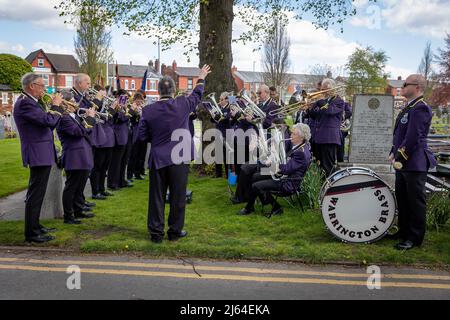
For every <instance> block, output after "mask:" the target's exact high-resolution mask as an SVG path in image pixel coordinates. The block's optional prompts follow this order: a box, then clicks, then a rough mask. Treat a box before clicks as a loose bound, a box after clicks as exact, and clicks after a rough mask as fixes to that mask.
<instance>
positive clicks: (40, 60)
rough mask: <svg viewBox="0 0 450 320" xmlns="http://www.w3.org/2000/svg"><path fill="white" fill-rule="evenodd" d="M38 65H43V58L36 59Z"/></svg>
mask: <svg viewBox="0 0 450 320" xmlns="http://www.w3.org/2000/svg"><path fill="white" fill-rule="evenodd" d="M38 67H44V59H38Z"/></svg>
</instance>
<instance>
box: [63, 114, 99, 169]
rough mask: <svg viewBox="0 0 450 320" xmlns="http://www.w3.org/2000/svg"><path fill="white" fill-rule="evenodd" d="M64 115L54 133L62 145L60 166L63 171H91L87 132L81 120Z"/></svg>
mask: <svg viewBox="0 0 450 320" xmlns="http://www.w3.org/2000/svg"><path fill="white" fill-rule="evenodd" d="M75 118H76V119H74V118H72V117H71V116H70V115H68V114H65V115H63V117H62V118H61V121H60V122H59V124H58V126H57V127H56V131H57V132H58V136H59V140H61V144H62V165H63V167H64V170H66V171H69V170H92V168H93V167H94V157H93V154H92V146H91V142H90V138H89V131H91V129H86V128H85V127H84V126H83V125H82V124H81V119H80V118H79V117H78V116H75Z"/></svg>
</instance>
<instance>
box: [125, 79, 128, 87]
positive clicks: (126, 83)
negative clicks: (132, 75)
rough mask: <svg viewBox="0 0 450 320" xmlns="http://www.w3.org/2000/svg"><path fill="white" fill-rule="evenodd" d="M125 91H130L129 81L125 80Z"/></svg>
mask: <svg viewBox="0 0 450 320" xmlns="http://www.w3.org/2000/svg"><path fill="white" fill-rule="evenodd" d="M125 90H128V79H127V80H125Z"/></svg>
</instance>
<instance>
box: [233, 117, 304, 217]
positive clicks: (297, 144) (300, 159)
mask: <svg viewBox="0 0 450 320" xmlns="http://www.w3.org/2000/svg"><path fill="white" fill-rule="evenodd" d="M310 138H311V132H310V130H309V127H308V125H306V124H303V123H299V124H296V125H295V126H294V128H293V131H292V134H291V144H292V149H291V150H290V151H289V152H288V153H287V163H286V164H281V165H280V170H279V175H282V177H280V179H279V180H273V179H272V176H270V175H264V176H263V175H261V174H260V173H256V174H255V175H254V176H253V180H254V181H256V182H254V183H253V184H252V187H251V190H250V192H249V200H248V202H247V205H246V207H245V208H243V209H242V210H241V211H239V212H238V214H239V215H248V214H250V213H252V212H254V211H255V208H254V205H255V201H256V198H257V197H259V199H260V200H261V203H262V204H263V205H267V204H271V205H272V210H271V212H270V216H272V215H277V214H281V213H282V212H283V208H282V207H281V205H280V204H279V203H278V202H277V201H276V200H275V198H274V197H273V196H272V194H271V193H273V192H277V193H278V192H281V193H283V194H286V195H290V194H294V193H295V192H296V191H297V190H299V189H300V185H301V182H302V180H303V177H304V176H305V173H306V171H307V170H308V167H309V165H310V163H311V151H310V146H309V139H310ZM267 165H270V163H268V164H267Z"/></svg>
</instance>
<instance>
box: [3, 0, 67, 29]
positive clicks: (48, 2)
mask: <svg viewBox="0 0 450 320" xmlns="http://www.w3.org/2000/svg"><path fill="white" fill-rule="evenodd" d="M59 2H60V1H59V0H41V1H30V0H0V20H10V21H25V22H28V23H30V22H31V23H32V24H33V25H35V26H37V27H40V28H43V29H49V30H61V29H63V30H74V27H73V26H72V25H70V24H65V23H64V20H65V19H64V18H63V17H59V12H58V11H57V10H56V9H55V8H54V7H55V5H58V4H59Z"/></svg>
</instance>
